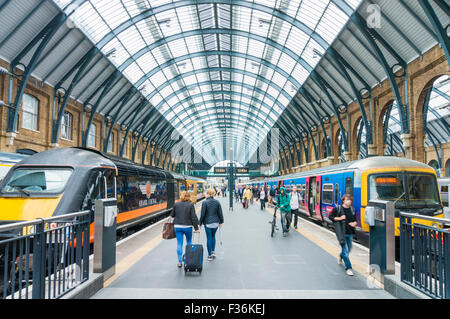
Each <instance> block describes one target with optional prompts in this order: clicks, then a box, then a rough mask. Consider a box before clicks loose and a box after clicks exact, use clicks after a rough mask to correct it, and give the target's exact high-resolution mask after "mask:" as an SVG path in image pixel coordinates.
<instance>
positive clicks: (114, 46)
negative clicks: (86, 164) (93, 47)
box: [102, 38, 130, 66]
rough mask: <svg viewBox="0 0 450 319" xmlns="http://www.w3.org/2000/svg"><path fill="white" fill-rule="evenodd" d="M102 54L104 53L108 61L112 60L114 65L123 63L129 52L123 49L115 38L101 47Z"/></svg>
mask: <svg viewBox="0 0 450 319" xmlns="http://www.w3.org/2000/svg"><path fill="white" fill-rule="evenodd" d="M102 52H103V54H105V55H106V56H107V57H108V58H109V59H110V61H112V62H113V63H114V64H115V65H116V66H119V65H121V64H122V63H124V62H125V61H126V60H127V59H128V58H129V57H130V54H129V53H128V52H127V50H125V48H124V47H123V46H122V44H121V43H120V42H119V40H118V39H117V38H114V39H112V40H111V41H110V42H108V44H107V45H105V47H104V48H103V49H102Z"/></svg>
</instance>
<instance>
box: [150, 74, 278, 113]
mask: <svg viewBox="0 0 450 319" xmlns="http://www.w3.org/2000/svg"><path fill="white" fill-rule="evenodd" d="M215 84H229V85H236V86H242V87H244V88H247V89H249V90H253V91H255V92H258V93H259V94H264V91H263V90H261V89H259V88H256V87H253V86H251V85H248V84H245V83H241V82H236V81H224V80H212V81H203V82H199V83H196V84H191V85H187V86H185V87H183V88H181V89H179V90H177V91H175V92H173V93H171V94H170V95H169V96H167V97H166V98H165V99H164V100H162V101H161V102H160V103H158V105H156V108H157V109H160V108H161V107H162V106H163V105H164V103H167V101H168V100H170V99H171V98H172V97H176V96H177V95H178V94H182V93H183V92H185V91H189V90H190V89H192V88H195V87H198V86H202V85H215ZM158 90H159V88H158ZM267 97H268V99H269V100H271V101H272V102H274V103H275V104H277V105H278V106H279V107H280V108H281V109H284V108H285V106H284V105H282V104H281V103H280V102H279V101H278V100H277V99H275V98H274V97H273V96H271V95H267ZM170 111H171V110H170V109H169V110H167V111H166V112H165V113H164V114H163V116H164V117H167V115H168V114H169V112H170Z"/></svg>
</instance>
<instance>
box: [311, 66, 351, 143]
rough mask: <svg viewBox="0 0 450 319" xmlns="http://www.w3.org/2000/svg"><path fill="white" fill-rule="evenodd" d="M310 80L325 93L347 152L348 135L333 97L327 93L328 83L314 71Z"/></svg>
mask: <svg viewBox="0 0 450 319" xmlns="http://www.w3.org/2000/svg"><path fill="white" fill-rule="evenodd" d="M311 79H312V81H313V82H314V83H316V85H317V86H318V87H319V88H320V89H321V91H322V92H324V93H325V95H326V96H327V98H328V100H329V101H330V103H331V106H332V107H331V109H332V110H333V113H334V115H335V116H336V119H337V121H338V125H339V129H340V130H341V133H342V134H343V135H342V137H343V142H344V148H345V150H347V151H348V149H349V145H348V136H347V134H348V133H347V131H346V129H345V127H344V125H343V123H342V120H341V116H340V114H339V109H338V106H337V104H336V103H335V101H334V99H333V97H332V96H331V94H330V92H328V89H327V88H328V87H329V85H328V83H326V82H325V80H324V79H323V78H322V77H321V76H320V75H319V74H318V73H317V72H316V71H313V72H312V73H311Z"/></svg>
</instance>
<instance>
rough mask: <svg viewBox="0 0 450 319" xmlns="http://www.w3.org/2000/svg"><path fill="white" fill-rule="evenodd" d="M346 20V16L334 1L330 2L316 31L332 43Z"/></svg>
mask: <svg viewBox="0 0 450 319" xmlns="http://www.w3.org/2000/svg"><path fill="white" fill-rule="evenodd" d="M347 21H348V16H347V15H346V14H345V13H344V12H343V11H342V10H341V9H339V8H338V7H337V6H336V5H335V4H334V3H330V5H329V6H328V8H327V10H326V11H325V13H324V15H323V17H322V20H321V21H320V23H319V24H318V26H317V29H316V32H317V33H318V34H319V35H320V36H322V38H323V39H324V40H325V41H327V42H328V43H332V42H333V40H334V39H335V38H336V36H337V35H338V33H339V32H340V31H341V29H342V27H343V26H344V25H345V23H346V22H347Z"/></svg>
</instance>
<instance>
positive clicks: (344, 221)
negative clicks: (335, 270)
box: [329, 194, 357, 276]
mask: <svg viewBox="0 0 450 319" xmlns="http://www.w3.org/2000/svg"><path fill="white" fill-rule="evenodd" d="M352 204H353V197H352V196H351V195H349V194H345V195H344V196H342V205H339V206H338V207H334V208H333V210H332V211H331V213H330V215H329V218H330V220H331V221H332V222H333V223H334V225H335V229H336V236H337V237H338V240H339V244H340V245H341V247H342V252H341V254H340V255H339V257H338V263H339V264H342V262H344V264H345V271H346V273H347V275H349V276H353V271H352V264H351V262H350V251H351V250H352V243H353V236H354V235H355V227H356V225H357V221H356V213H355V209H354V208H353V205H352ZM338 223H341V225H339V224H338ZM340 226H344V227H343V229H342V230H341V231H338V228H339V227H340Z"/></svg>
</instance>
